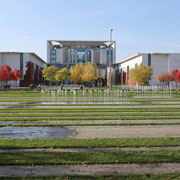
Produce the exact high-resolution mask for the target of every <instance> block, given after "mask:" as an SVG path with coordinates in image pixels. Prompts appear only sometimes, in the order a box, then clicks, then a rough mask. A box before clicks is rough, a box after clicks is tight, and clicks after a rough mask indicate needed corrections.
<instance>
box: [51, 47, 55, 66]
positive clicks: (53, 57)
mask: <svg viewBox="0 0 180 180" xmlns="http://www.w3.org/2000/svg"><path fill="white" fill-rule="evenodd" d="M55 62H56V49H50V63H51V64H54V63H55Z"/></svg>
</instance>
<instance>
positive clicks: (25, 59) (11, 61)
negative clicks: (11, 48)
mask: <svg viewBox="0 0 180 180" xmlns="http://www.w3.org/2000/svg"><path fill="white" fill-rule="evenodd" d="M5 64H7V65H8V66H10V68H11V69H12V70H14V69H18V70H20V73H21V79H20V80H19V81H18V82H17V83H16V84H17V86H21V84H23V81H25V79H24V78H25V75H26V79H27V81H28V82H30V83H31V84H33V81H34V80H35V79H36V81H37V83H38V82H41V81H42V79H41V73H42V72H41V71H42V69H43V68H44V64H46V62H45V61H44V60H43V59H41V58H40V57H39V56H38V55H36V54H35V53H33V52H0V67H1V66H4V65H5ZM28 65H29V69H30V72H31V73H30V74H26V73H27V68H28ZM35 73H36V74H35ZM35 76H37V77H35ZM28 78H29V79H28ZM30 78H32V82H31V80H30ZM20 82H21V83H20ZM9 83H11V86H14V83H13V82H9ZM25 84H26V85H25V86H28V85H29V84H28V83H25Z"/></svg>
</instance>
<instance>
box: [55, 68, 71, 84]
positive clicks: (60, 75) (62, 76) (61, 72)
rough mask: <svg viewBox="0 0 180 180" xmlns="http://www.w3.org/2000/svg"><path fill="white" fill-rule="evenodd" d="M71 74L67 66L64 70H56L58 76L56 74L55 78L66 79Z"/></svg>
mask: <svg viewBox="0 0 180 180" xmlns="http://www.w3.org/2000/svg"><path fill="white" fill-rule="evenodd" d="M69 76H70V73H69V72H68V69H67V68H64V69H62V70H58V71H57V72H56V76H55V79H56V80H57V81H65V80H68V79H69Z"/></svg>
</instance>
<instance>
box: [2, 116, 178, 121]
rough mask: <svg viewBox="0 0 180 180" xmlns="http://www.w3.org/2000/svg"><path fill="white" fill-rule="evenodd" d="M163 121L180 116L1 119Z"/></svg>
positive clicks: (28, 118)
mask: <svg viewBox="0 0 180 180" xmlns="http://www.w3.org/2000/svg"><path fill="white" fill-rule="evenodd" d="M159 119H160V120H161V119H180V116H117V117H115V116H113V117H111V116H109V117H106V116H105V117H93V116H90V117H83V116H78V117H74V116H73V117H52V116H51V117H1V119H0V120H1V121H38V120H159Z"/></svg>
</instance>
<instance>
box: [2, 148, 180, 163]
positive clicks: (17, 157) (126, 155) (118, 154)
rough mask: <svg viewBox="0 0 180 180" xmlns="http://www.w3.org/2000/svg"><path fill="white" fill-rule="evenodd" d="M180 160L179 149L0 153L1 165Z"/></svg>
mask: <svg viewBox="0 0 180 180" xmlns="http://www.w3.org/2000/svg"><path fill="white" fill-rule="evenodd" d="M117 161H118V163H149V162H151V163H159V162H180V151H178V150H161V151H160V150H159V151H149V150H148V151H84V152H55V153H54V152H53V153H52V152H8V153H0V164H1V165H28V164H34V165H41V164H42V165H43V164H53V165H54V164H108V163H109V164H115V163H116V162H117Z"/></svg>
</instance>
